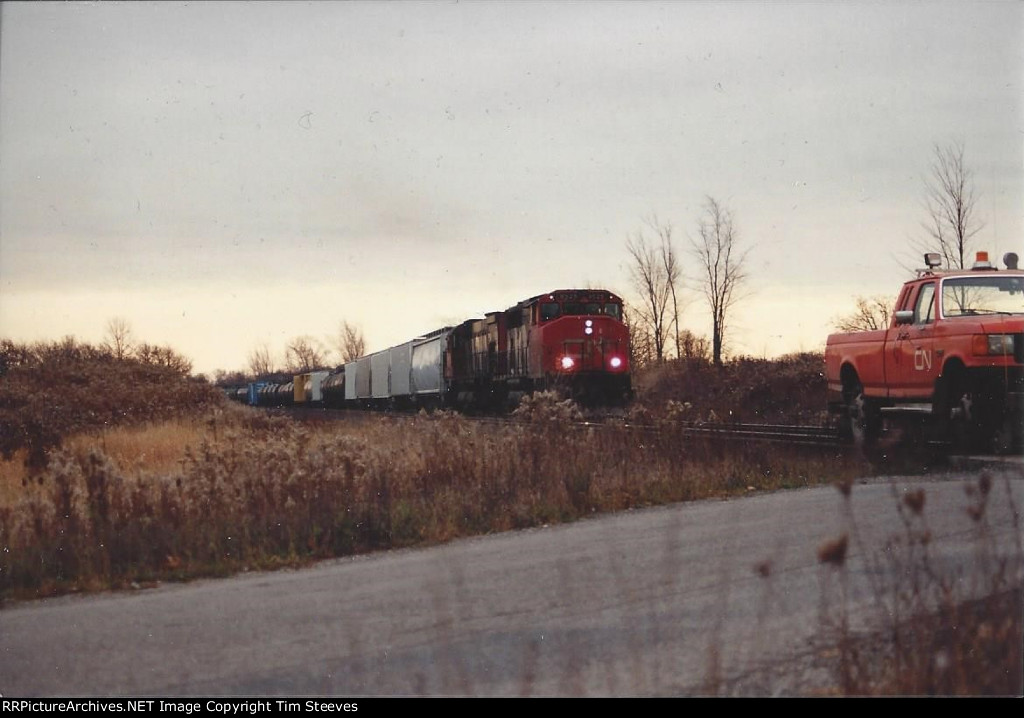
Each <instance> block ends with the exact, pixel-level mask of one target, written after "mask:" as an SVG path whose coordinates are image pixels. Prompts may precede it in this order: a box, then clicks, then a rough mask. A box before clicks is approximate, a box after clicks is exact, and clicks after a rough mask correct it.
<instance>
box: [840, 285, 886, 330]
mask: <svg viewBox="0 0 1024 718" xmlns="http://www.w3.org/2000/svg"><path fill="white" fill-rule="evenodd" d="M893 304H894V302H893V300H892V299H891V298H889V297H886V296H884V295H881V294H878V295H876V296H874V297H857V308H856V309H854V310H853V311H852V312H850V313H849V314H844V315H842V316H840V317H836V318H835V319H834V320H833V321H832V324H833V325H834V326H835V328H836V329H838V330H839V331H841V332H866V331H872V330H874V329H887V328H888V327H889V321H890V320H891V319H892V309H893Z"/></svg>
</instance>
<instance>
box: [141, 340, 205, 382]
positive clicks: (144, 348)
mask: <svg viewBox="0 0 1024 718" xmlns="http://www.w3.org/2000/svg"><path fill="white" fill-rule="evenodd" d="M134 356H135V358H136V359H138V360H139V361H141V362H143V363H145V364H151V365H153V366H162V367H167V368H168V369H171V370H172V371H174V372H176V373H178V374H181V375H182V376H188V375H189V373H190V372H191V371H192V360H191V359H189V358H188V357H186V356H183V355H182V354H179V353H178V352H176V351H174V349H172V348H171V347H168V346H157V345H156V344H146V343H145V342H143V343H142V344H139V345H138V346H137V347H135V352H134Z"/></svg>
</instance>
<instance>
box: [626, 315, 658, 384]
mask: <svg viewBox="0 0 1024 718" xmlns="http://www.w3.org/2000/svg"><path fill="white" fill-rule="evenodd" d="M638 314H639V313H638V311H637V310H636V309H634V308H633V306H632V305H631V304H628V303H627V304H625V305H623V307H622V323H623V324H625V325H626V329H627V330H628V331H629V365H630V366H631V367H633V368H634V369H640V368H642V367H644V366H647V365H648V364H650V363H651V361H652V360H653V358H654V341H653V339H652V337H651V333H650V331H648V329H647V326H646V325H644V324H642V323H640V322H638Z"/></svg>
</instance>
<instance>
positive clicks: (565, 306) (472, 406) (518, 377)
mask: <svg viewBox="0 0 1024 718" xmlns="http://www.w3.org/2000/svg"><path fill="white" fill-rule="evenodd" d="M629 353H630V352H629V331H628V329H627V328H626V325H625V324H624V323H623V321H622V300H621V299H620V298H619V297H617V296H616V295H615V294H612V293H611V292H608V291H605V290H596V289H564V290H557V291H554V292H550V293H547V294H540V295H537V296H535V297H531V298H530V299H526V300H524V301H522V302H519V303H518V304H516V305H514V306H512V307H509V308H508V309H506V310H504V311H499V312H490V313H488V314H486V315H485V316H484V317H483V318H477V319H468V320H466V321H464V322H462V323H461V324H458V325H456V326H446V327H443V328H441V329H437V330H435V331H432V332H429V333H427V334H424V335H422V336H419V337H416V338H414V339H411V340H409V341H407V342H405V343H403V344H399V345H397V346H393V347H390V348H388V349H384V350H381V351H379V352H376V353H374V354H370V355H368V356H364V357H360V358H359V359H356V360H355V361H352V362H349V363H347V364H345V365H344V366H341V367H338V368H337V370H336V371H334V372H309V373H305V374H298V375H296V376H294V377H293V378H292V381H290V382H284V383H266V382H261V383H253V384H250V385H248V386H247V387H241V388H238V389H236V390H234V391H232V392H229V394H230V395H231V396H232V397H233V398H235V399H237V400H239V401H244V402H246V403H248V404H250V405H254V406H282V405H287V404H311V405H323V406H329V407H378V408H417V407H434V408H441V407H451V408H457V409H463V410H486V411H499V410H502V409H506V408H510V407H512V406H515V405H516V404H517V403H518V402H519V400H520V399H521V398H522V397H523V396H524V395H526V394H528V393H530V392H534V391H539V390H546V389H553V390H556V391H559V392H560V393H562V394H564V395H566V396H570V397H572V398H574V399H576V400H577V401H579V402H581V403H583V404H588V405H621V404H623V403H625V402H626V401H628V400H629V398H630V397H631V395H632V386H631V381H630V361H629Z"/></svg>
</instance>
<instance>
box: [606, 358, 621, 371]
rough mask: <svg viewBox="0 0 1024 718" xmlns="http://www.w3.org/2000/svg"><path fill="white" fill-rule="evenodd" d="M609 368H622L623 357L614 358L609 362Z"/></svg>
mask: <svg viewBox="0 0 1024 718" xmlns="http://www.w3.org/2000/svg"><path fill="white" fill-rule="evenodd" d="M608 366H610V367H611V368H612V369H618V368H619V367H621V366H622V357H612V358H611V359H609V360H608Z"/></svg>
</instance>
